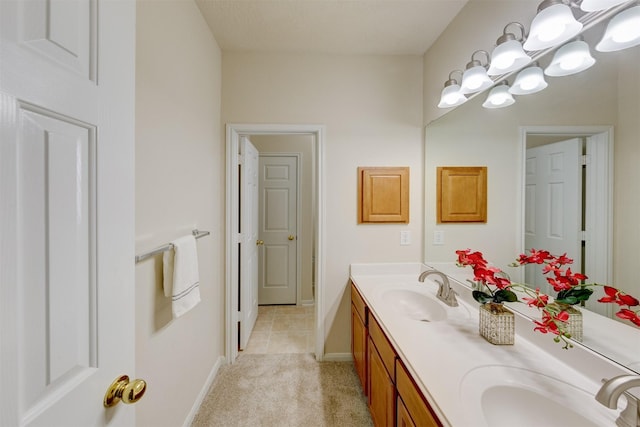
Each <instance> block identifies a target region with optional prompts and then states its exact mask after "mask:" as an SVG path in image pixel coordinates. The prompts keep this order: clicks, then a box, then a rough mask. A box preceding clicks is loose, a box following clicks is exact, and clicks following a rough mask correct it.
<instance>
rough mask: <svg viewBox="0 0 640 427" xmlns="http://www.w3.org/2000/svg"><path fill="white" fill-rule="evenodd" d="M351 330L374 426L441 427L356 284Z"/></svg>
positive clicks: (353, 348) (353, 352)
mask: <svg viewBox="0 0 640 427" xmlns="http://www.w3.org/2000/svg"><path fill="white" fill-rule="evenodd" d="M351 330H352V334H351V352H352V354H353V361H354V366H355V369H356V372H357V373H358V377H359V378H360V382H361V383H362V389H363V390H364V393H365V395H366V396H367V403H368V406H369V412H370V413H371V418H372V419H373V423H374V425H375V426H377V427H380V426H384V427H393V426H396V425H397V426H400V427H409V426H418V427H442V424H441V423H440V422H439V421H438V418H437V417H436V416H435V415H434V414H433V412H432V411H431V409H430V407H429V405H428V403H427V402H426V400H425V398H424V397H423V395H422V393H421V392H420V390H419V389H418V387H417V386H416V384H415V383H414V381H413V379H412V378H411V375H410V374H409V372H408V371H407V369H406V368H405V366H404V364H403V363H402V361H401V360H400V358H399V357H398V355H397V353H396V351H395V349H394V348H393V346H392V345H391V343H390V342H389V340H388V339H387V337H386V335H385V333H384V331H383V330H382V328H381V327H380V324H379V323H378V321H377V320H376V318H375V317H374V316H373V315H372V314H371V311H370V310H369V308H368V307H367V305H366V304H365V302H364V299H363V298H362V296H361V295H360V293H359V292H358V290H357V289H356V287H355V286H354V285H353V284H351Z"/></svg>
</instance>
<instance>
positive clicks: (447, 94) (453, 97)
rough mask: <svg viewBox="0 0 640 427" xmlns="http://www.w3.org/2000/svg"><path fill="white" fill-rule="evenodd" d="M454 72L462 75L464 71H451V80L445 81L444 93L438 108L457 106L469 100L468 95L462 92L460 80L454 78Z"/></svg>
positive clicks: (441, 95)
mask: <svg viewBox="0 0 640 427" xmlns="http://www.w3.org/2000/svg"><path fill="white" fill-rule="evenodd" d="M453 73H460V75H461V76H462V71H460V70H453V71H452V72H450V73H449V80H447V81H446V82H445V83H444V89H442V93H441V94H440V103H438V108H451V107H456V106H458V105H461V104H464V103H465V102H466V101H467V97H466V96H464V95H463V94H462V93H461V92H460V85H459V84H458V81H457V80H456V79H454V78H453Z"/></svg>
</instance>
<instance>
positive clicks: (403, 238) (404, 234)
mask: <svg viewBox="0 0 640 427" xmlns="http://www.w3.org/2000/svg"><path fill="white" fill-rule="evenodd" d="M410 244H411V232H410V231H409V230H403V231H401V232H400V246H407V245H410Z"/></svg>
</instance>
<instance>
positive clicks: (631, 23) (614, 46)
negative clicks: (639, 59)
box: [596, 5, 640, 52]
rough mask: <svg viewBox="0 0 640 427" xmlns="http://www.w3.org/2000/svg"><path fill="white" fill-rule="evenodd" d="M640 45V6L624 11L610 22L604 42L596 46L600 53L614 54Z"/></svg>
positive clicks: (601, 41)
mask: <svg viewBox="0 0 640 427" xmlns="http://www.w3.org/2000/svg"><path fill="white" fill-rule="evenodd" d="M639 44H640V5H639V6H633V7H631V8H629V9H627V10H623V11H622V12H620V13H619V14H617V15H616V16H614V17H613V18H611V21H609V24H608V25H607V29H606V30H605V32H604V36H603V37H602V40H600V42H599V43H598V44H597V45H596V50H597V51H599V52H614V51H616V50H622V49H627V48H630V47H633V46H637V45H639Z"/></svg>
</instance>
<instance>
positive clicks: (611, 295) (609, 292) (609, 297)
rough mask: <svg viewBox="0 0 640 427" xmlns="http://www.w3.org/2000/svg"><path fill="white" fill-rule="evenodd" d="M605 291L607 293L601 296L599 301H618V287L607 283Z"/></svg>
mask: <svg viewBox="0 0 640 427" xmlns="http://www.w3.org/2000/svg"><path fill="white" fill-rule="evenodd" d="M604 293H605V294H606V295H605V296H603V297H602V298H600V299H599V300H598V302H616V296H617V295H618V290H617V289H616V288H612V287H611V286H607V285H605V286H604Z"/></svg>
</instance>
